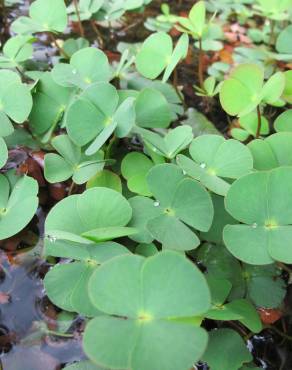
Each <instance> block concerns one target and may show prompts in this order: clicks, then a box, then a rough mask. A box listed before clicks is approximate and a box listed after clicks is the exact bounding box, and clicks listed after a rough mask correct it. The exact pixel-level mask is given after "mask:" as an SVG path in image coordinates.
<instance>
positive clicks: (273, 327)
mask: <svg viewBox="0 0 292 370" xmlns="http://www.w3.org/2000/svg"><path fill="white" fill-rule="evenodd" d="M265 329H270V330H273V331H274V332H275V333H277V334H278V335H280V336H281V337H283V338H285V339H287V340H289V341H292V336H291V335H287V334H285V333H283V332H282V331H281V330H279V329H277V328H276V327H275V326H273V325H266V326H265Z"/></svg>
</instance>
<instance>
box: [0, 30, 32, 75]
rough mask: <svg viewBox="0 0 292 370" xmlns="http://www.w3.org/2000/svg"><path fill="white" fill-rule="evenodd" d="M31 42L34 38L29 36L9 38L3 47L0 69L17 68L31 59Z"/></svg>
mask: <svg viewBox="0 0 292 370" xmlns="http://www.w3.org/2000/svg"><path fill="white" fill-rule="evenodd" d="M33 41H34V38H33V37H32V36H30V35H29V36H22V35H18V36H15V37H11V38H10V39H9V40H8V41H7V42H6V43H5V45H4V46H3V55H2V56H0V67H1V68H14V67H18V66H19V65H20V64H21V63H22V62H24V61H26V60H27V59H29V58H31V56H32V53H33V46H32V42H33Z"/></svg>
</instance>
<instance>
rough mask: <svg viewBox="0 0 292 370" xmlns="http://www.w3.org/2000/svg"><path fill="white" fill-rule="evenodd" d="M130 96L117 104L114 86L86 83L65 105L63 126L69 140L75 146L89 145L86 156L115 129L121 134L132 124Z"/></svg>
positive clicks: (131, 100)
mask: <svg viewBox="0 0 292 370" xmlns="http://www.w3.org/2000/svg"><path fill="white" fill-rule="evenodd" d="M135 118H136V115H135V107H134V98H131V97H129V98H127V99H126V100H124V101H123V102H122V103H121V104H120V105H119V95H118V92H117V90H116V88H115V87H114V86H112V85H111V84H109V83H107V82H99V83H96V84H93V85H91V86H89V87H88V88H87V89H86V90H84V92H83V93H82V94H81V95H79V96H78V97H77V99H76V100H75V101H74V102H73V103H72V104H71V105H70V106H69V108H68V112H67V115H66V128H67V131H68V135H69V137H70V139H71V140H72V141H73V142H74V143H75V144H77V145H79V146H84V145H86V144H89V143H90V145H89V146H88V148H87V149H86V151H85V154H86V155H93V154H95V153H96V152H97V151H98V150H99V149H100V148H101V147H102V145H103V144H104V143H105V142H106V141H107V139H108V138H109V137H110V136H111V135H112V134H113V132H115V134H116V135H117V137H123V136H125V135H126V134H128V132H129V131H130V130H131V128H132V126H133V125H134V123H135Z"/></svg>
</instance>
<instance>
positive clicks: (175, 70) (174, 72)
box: [172, 68, 187, 110]
mask: <svg viewBox="0 0 292 370" xmlns="http://www.w3.org/2000/svg"><path fill="white" fill-rule="evenodd" d="M172 83H173V87H174V89H175V91H176V93H177V95H178V97H179V100H180V101H181V103H182V105H183V107H184V110H186V108H187V107H186V103H185V101H184V98H183V97H182V94H181V92H180V91H179V89H178V73H177V69H176V68H175V69H174V71H173V82H172Z"/></svg>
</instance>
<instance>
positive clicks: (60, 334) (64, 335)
mask: <svg viewBox="0 0 292 370" xmlns="http://www.w3.org/2000/svg"><path fill="white" fill-rule="evenodd" d="M46 334H47V335H54V336H56V337H62V338H73V337H74V335H73V334H66V333H58V332H57V331H53V330H47V331H46Z"/></svg>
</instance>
